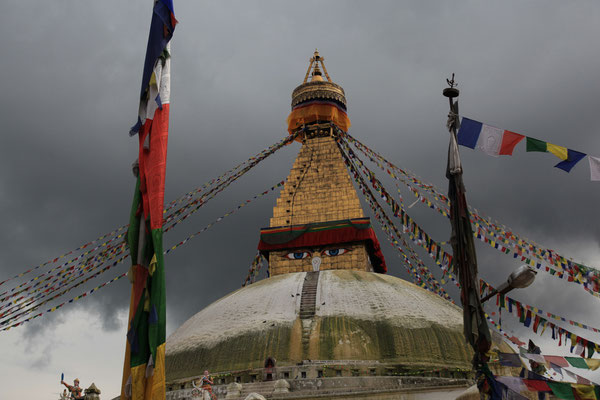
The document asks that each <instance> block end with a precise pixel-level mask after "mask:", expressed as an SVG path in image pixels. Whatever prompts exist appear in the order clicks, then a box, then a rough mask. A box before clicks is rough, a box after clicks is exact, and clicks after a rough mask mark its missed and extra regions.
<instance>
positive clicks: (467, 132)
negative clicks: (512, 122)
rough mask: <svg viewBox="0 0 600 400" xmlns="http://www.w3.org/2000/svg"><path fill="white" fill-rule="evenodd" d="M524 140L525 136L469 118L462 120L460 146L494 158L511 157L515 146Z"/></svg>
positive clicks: (459, 132) (459, 136)
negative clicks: (479, 151) (500, 156)
mask: <svg viewBox="0 0 600 400" xmlns="http://www.w3.org/2000/svg"><path fill="white" fill-rule="evenodd" d="M523 138H524V136H523V135H519V134H518V133H514V132H511V131H506V130H502V129H498V128H495V127H493V126H490V125H486V124H483V123H481V122H478V121H474V120H472V119H469V118H463V119H462V121H461V125H460V129H459V131H458V144H460V145H463V146H465V147H469V148H471V149H475V148H477V149H478V150H481V151H483V152H484V153H486V154H488V155H490V156H494V157H497V156H499V155H508V156H511V155H512V153H513V150H514V149H515V146H516V145H517V144H518V143H519V142H520V141H521V140H523Z"/></svg>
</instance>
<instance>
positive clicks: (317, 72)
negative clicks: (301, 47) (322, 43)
mask: <svg viewBox="0 0 600 400" xmlns="http://www.w3.org/2000/svg"><path fill="white" fill-rule="evenodd" d="M323 61H325V57H321V55H320V54H319V50H317V49H315V52H314V54H313V56H312V57H311V58H310V64H308V70H307V71H306V75H305V76H304V82H303V83H306V82H307V81H308V76H309V75H310V69H311V68H313V73H312V79H311V82H315V81H317V82H322V81H323V76H322V73H321V69H320V68H319V63H321V67H323V72H325V77H327V81H329V82H332V81H331V78H330V77H329V74H328V73H327V68H325V63H324V62H323ZM313 64H314V67H313Z"/></svg>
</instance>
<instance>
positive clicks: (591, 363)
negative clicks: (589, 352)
mask: <svg viewBox="0 0 600 400" xmlns="http://www.w3.org/2000/svg"><path fill="white" fill-rule="evenodd" d="M585 363H586V364H587V365H588V367H589V369H591V370H592V371H595V370H597V369H598V367H600V360H599V359H597V358H586V359H585Z"/></svg>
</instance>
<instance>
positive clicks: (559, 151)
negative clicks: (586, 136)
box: [546, 143, 569, 160]
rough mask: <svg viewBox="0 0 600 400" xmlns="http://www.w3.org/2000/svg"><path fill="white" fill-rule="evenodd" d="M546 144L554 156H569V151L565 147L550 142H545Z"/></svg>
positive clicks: (561, 157)
mask: <svg viewBox="0 0 600 400" xmlns="http://www.w3.org/2000/svg"><path fill="white" fill-rule="evenodd" d="M546 145H547V149H548V152H550V153H552V154H554V155H555V156H556V157H558V158H560V159H561V160H566V159H567V158H569V152H568V151H567V148H566V147H563V146H557V145H555V144H552V143H546Z"/></svg>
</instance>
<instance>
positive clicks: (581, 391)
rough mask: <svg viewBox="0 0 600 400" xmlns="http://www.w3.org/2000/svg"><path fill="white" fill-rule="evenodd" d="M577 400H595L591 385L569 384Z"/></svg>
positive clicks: (594, 392)
mask: <svg viewBox="0 0 600 400" xmlns="http://www.w3.org/2000/svg"><path fill="white" fill-rule="evenodd" d="M571 386H572V387H573V392H575V398H576V399H577V400H580V399H581V400H596V391H595V390H594V386H592V385H581V384H578V383H573V384H571Z"/></svg>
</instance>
